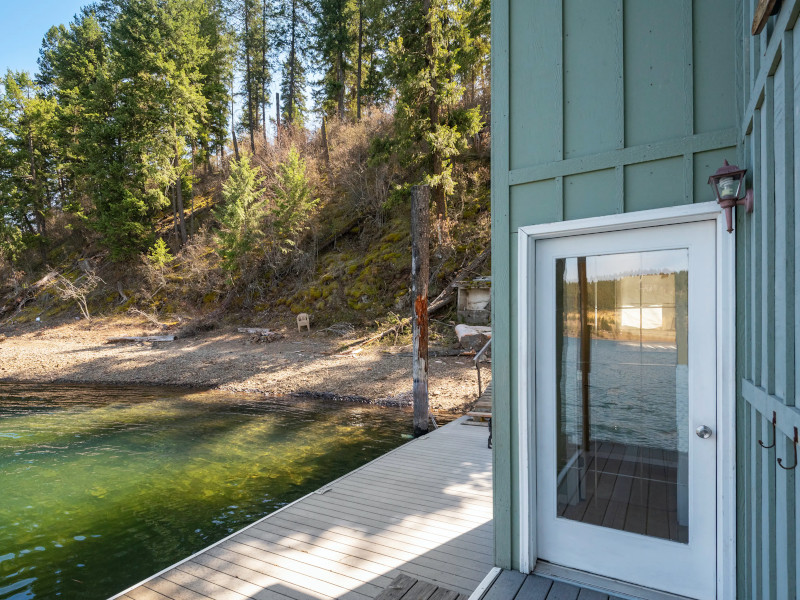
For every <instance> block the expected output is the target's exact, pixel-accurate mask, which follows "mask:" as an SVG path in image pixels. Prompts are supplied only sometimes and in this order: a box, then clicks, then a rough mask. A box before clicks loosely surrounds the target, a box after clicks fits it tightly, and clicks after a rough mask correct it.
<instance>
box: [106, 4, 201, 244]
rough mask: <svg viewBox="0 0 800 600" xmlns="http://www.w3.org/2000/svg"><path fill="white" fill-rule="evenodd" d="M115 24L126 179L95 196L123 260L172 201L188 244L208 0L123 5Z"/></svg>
mask: <svg viewBox="0 0 800 600" xmlns="http://www.w3.org/2000/svg"><path fill="white" fill-rule="evenodd" d="M119 6H120V14H119V17H118V18H117V19H116V21H115V22H114V24H113V28H112V36H111V48H112V54H113V69H112V78H113V82H114V89H115V95H116V99H117V102H116V106H115V110H114V114H113V120H114V124H115V128H116V131H118V133H119V141H118V146H119V151H118V152H117V153H116V156H114V163H115V164H113V165H111V173H112V174H121V175H122V176H123V177H124V182H119V183H120V184H121V185H115V186H114V187H113V188H112V190H111V191H110V192H109V193H107V194H103V196H101V197H99V198H96V202H95V206H96V211H97V219H96V224H97V226H98V229H100V231H101V232H102V233H103V234H104V236H105V237H106V239H107V240H108V242H109V245H110V246H111V248H112V250H113V251H114V252H115V254H116V255H124V254H125V253H127V252H130V251H132V250H135V249H140V248H141V247H142V245H143V243H145V242H146V241H147V238H149V237H150V231H149V225H150V224H151V223H152V221H153V219H154V217H155V215H156V213H157V212H158V211H159V210H160V209H162V208H164V207H165V206H167V205H168V204H169V203H170V200H172V204H173V210H174V213H175V216H176V222H177V223H178V224H179V233H180V238H181V241H182V242H185V241H186V237H187V233H186V226H185V222H184V210H183V185H182V184H181V180H182V175H183V173H184V172H185V170H186V165H185V164H184V161H183V154H184V153H185V149H186V142H187V140H191V139H196V136H197V134H198V131H199V124H200V123H201V122H202V121H204V120H205V119H206V117H207V106H206V102H205V98H204V97H203V94H202V84H203V76H202V73H201V72H200V68H199V66H200V65H201V64H202V63H203V61H204V60H205V58H206V56H207V54H208V48H207V47H206V46H205V45H204V44H203V43H202V37H201V35H200V22H201V19H200V16H201V8H202V0H119Z"/></svg>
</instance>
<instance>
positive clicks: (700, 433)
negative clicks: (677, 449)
mask: <svg viewBox="0 0 800 600" xmlns="http://www.w3.org/2000/svg"><path fill="white" fill-rule="evenodd" d="M694 432H695V433H696V434H697V437H699V438H702V439H704V440H707V439H708V438H710V437H711V434H712V433H713V432H712V431H711V427H709V426H708V425H700V427H698V428H697V429H695V430H694Z"/></svg>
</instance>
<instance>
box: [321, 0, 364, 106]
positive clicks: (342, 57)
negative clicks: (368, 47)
mask: <svg viewBox="0 0 800 600" xmlns="http://www.w3.org/2000/svg"><path fill="white" fill-rule="evenodd" d="M355 18H357V7H356V6H355V5H354V3H353V0H319V7H318V11H317V18H316V22H315V24H314V38H315V42H316V49H317V53H318V55H319V58H320V62H322V64H324V65H325V73H324V75H323V78H322V88H323V89H322V94H323V100H322V108H323V110H324V111H325V112H326V113H327V114H328V115H333V114H336V115H337V116H338V117H339V118H340V119H344V117H345V96H346V85H347V79H348V76H349V75H350V74H351V72H352V65H351V63H350V61H349V58H350V56H351V55H352V53H353V49H354V46H355V44H356V43H357V38H356V36H355V33H356V32H355V31H354V30H353V29H352V25H353V24H354V19H355Z"/></svg>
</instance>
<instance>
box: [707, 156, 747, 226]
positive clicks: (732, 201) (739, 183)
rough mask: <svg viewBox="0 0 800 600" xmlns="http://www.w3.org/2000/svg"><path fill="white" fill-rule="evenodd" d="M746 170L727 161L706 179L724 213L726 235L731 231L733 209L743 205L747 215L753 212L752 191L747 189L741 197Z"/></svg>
mask: <svg viewBox="0 0 800 600" xmlns="http://www.w3.org/2000/svg"><path fill="white" fill-rule="evenodd" d="M745 173H747V169H740V168H739V167H737V166H736V165H729V164H728V161H727V160H726V161H725V164H724V165H722V166H721V167H720V168H719V169H717V172H716V173H714V174H713V175H712V176H711V177H709V178H708V183H709V184H710V185H711V187H712V188H713V189H714V195H715V196H716V197H717V202H719V205H720V206H721V207H722V209H723V210H724V211H725V218H726V220H727V222H728V233H730V232H732V231H733V214H732V213H733V207H734V206H736V205H738V204H741V205H744V207H745V210H746V211H747V213H748V214H749V213H752V212H753V190H752V189H748V190H746V191H745V194H744V196H742V188H743V187H744V183H745V182H744V176H745Z"/></svg>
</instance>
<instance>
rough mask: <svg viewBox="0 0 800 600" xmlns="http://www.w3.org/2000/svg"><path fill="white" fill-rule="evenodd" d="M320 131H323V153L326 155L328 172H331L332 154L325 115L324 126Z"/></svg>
mask: <svg viewBox="0 0 800 600" xmlns="http://www.w3.org/2000/svg"><path fill="white" fill-rule="evenodd" d="M320 132H321V133H322V153H323V155H324V157H325V168H326V169H327V171H328V173H330V172H331V155H330V152H329V151H328V127H327V125H326V123H325V117H322V127H321V130H320Z"/></svg>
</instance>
